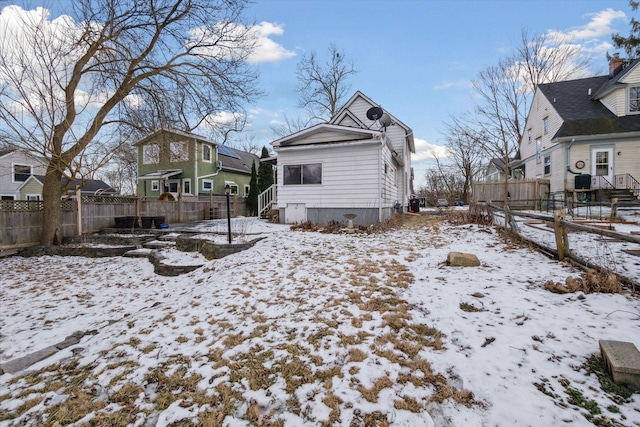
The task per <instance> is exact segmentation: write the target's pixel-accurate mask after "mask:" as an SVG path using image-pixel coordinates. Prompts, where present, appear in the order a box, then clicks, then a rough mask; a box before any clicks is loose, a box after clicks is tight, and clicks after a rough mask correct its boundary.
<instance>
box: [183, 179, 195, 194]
mask: <svg viewBox="0 0 640 427" xmlns="http://www.w3.org/2000/svg"><path fill="white" fill-rule="evenodd" d="M187 185H188V186H189V191H187ZM192 189H193V187H191V178H185V179H183V180H182V192H183V193H187V194H191V190H192Z"/></svg>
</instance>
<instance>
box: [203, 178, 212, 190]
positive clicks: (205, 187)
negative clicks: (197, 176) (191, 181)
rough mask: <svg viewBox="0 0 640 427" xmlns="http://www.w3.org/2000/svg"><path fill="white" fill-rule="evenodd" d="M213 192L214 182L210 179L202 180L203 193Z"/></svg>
mask: <svg viewBox="0 0 640 427" xmlns="http://www.w3.org/2000/svg"><path fill="white" fill-rule="evenodd" d="M211 190H213V181H212V180H210V179H203V180H202V191H211Z"/></svg>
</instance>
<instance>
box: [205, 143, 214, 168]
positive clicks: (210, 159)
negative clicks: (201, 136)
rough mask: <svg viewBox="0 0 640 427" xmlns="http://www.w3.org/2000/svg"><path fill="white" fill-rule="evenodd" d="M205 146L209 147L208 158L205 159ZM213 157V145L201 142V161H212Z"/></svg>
mask: <svg viewBox="0 0 640 427" xmlns="http://www.w3.org/2000/svg"><path fill="white" fill-rule="evenodd" d="M205 148H208V149H209V159H206V158H205V157H204V150H205ZM213 157H214V156H213V147H212V146H211V145H210V144H205V143H202V161H203V162H206V163H211V162H213Z"/></svg>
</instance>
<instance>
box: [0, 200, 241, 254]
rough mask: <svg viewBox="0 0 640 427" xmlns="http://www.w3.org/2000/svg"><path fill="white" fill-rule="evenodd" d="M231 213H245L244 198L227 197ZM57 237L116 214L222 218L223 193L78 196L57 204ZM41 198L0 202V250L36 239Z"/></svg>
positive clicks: (92, 227)
mask: <svg viewBox="0 0 640 427" xmlns="http://www.w3.org/2000/svg"><path fill="white" fill-rule="evenodd" d="M229 201H230V208H231V209H230V210H231V216H238V215H244V214H245V209H246V207H245V206H246V205H245V199H244V198H243V197H237V196H236V197H231V198H230V200H229ZM61 209H62V229H61V232H60V234H61V237H70V236H76V235H80V234H89V233H96V232H99V231H101V230H103V229H105V228H113V227H115V226H116V224H115V218H116V217H127V216H136V217H159V216H162V217H164V222H165V223H169V224H176V223H184V222H191V221H200V220H204V219H216V218H226V217H227V209H226V196H212V197H200V198H196V197H193V198H188V199H180V200H177V201H159V200H157V199H154V200H148V199H139V198H137V197H125V196H82V197H80V198H79V199H76V200H66V201H63V202H62V203H61ZM45 220H46V218H44V212H43V204H42V201H22V200H2V201H0V252H1V251H3V250H8V249H16V248H20V247H25V246H31V245H35V244H38V243H39V242H40V237H41V235H42V225H43V224H44V221H45Z"/></svg>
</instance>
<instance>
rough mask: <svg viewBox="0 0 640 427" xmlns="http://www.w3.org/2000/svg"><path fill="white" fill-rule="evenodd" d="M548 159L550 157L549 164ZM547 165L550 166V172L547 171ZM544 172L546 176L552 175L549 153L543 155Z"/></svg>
mask: <svg viewBox="0 0 640 427" xmlns="http://www.w3.org/2000/svg"><path fill="white" fill-rule="evenodd" d="M547 159H549V163H548V164H547ZM547 165H548V166H549V173H547V172H545V169H546V168H547ZM542 173H543V175H544V176H549V175H551V154H547V155H545V156H543V163H542Z"/></svg>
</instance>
